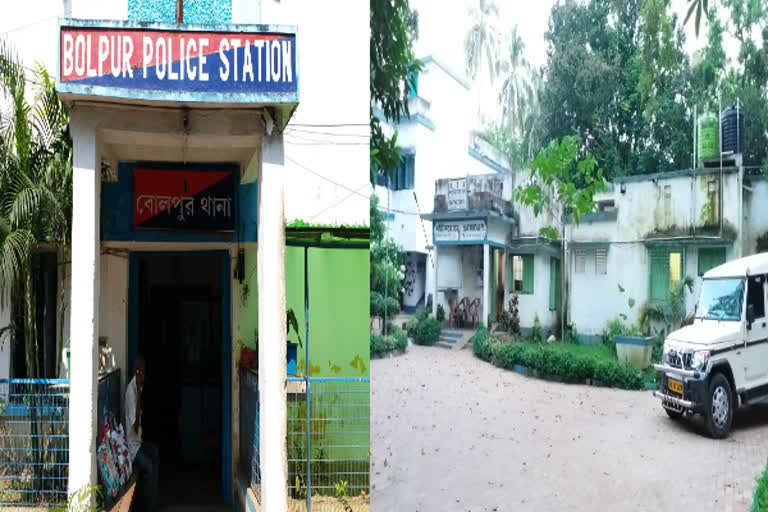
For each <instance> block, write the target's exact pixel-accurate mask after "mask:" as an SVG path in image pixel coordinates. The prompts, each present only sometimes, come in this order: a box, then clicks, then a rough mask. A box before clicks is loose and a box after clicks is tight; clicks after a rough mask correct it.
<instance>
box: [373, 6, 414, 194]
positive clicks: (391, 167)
mask: <svg viewBox="0 0 768 512" xmlns="http://www.w3.org/2000/svg"><path fill="white" fill-rule="evenodd" d="M370 19H371V42H370V47H371V77H370V95H371V109H370V120H371V121H370V124H371V141H370V144H371V163H370V166H371V169H370V180H371V183H374V182H375V179H376V176H377V175H378V174H380V173H384V172H386V173H390V174H391V173H393V172H394V171H395V170H396V169H397V168H398V167H399V166H400V162H401V158H400V150H399V148H398V145H397V132H395V133H394V134H393V135H392V136H391V137H390V136H387V135H386V134H385V133H384V130H383V128H382V126H381V122H380V120H379V119H378V118H377V117H376V116H375V115H374V107H375V108H380V109H381V111H382V112H383V114H384V118H385V119H387V120H389V121H393V122H395V123H398V122H399V121H400V118H401V117H402V116H406V117H407V116H408V115H409V112H408V88H407V87H405V84H406V83H407V81H408V79H409V76H410V75H411V74H412V73H418V72H419V71H420V70H421V67H422V65H421V63H420V62H419V61H418V60H417V59H416V58H415V56H414V54H413V49H412V47H411V46H412V42H413V39H414V38H415V37H416V36H417V31H416V27H417V19H418V18H417V16H416V13H415V12H413V11H411V10H410V8H409V6H408V0H371V18H370Z"/></svg>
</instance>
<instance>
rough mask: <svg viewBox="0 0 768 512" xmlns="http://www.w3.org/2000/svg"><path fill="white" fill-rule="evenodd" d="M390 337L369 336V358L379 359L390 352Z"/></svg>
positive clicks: (391, 347)
mask: <svg viewBox="0 0 768 512" xmlns="http://www.w3.org/2000/svg"><path fill="white" fill-rule="evenodd" d="M393 348H394V347H393V346H392V339H391V336H382V335H380V334H371V357H381V356H384V355H386V354H387V353H389V352H391V351H392V349H393Z"/></svg>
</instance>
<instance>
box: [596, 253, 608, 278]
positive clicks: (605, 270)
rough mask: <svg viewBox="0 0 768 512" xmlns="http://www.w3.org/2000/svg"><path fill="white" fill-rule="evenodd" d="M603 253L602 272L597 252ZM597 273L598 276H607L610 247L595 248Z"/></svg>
mask: <svg viewBox="0 0 768 512" xmlns="http://www.w3.org/2000/svg"><path fill="white" fill-rule="evenodd" d="M598 253H601V254H603V263H604V265H603V272H600V267H599V266H598V257H597V254H598ZM595 275H596V276H605V275H608V249H605V248H602V247H600V248H597V249H595Z"/></svg>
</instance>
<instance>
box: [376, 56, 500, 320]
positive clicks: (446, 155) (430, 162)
mask: <svg viewBox="0 0 768 512" xmlns="http://www.w3.org/2000/svg"><path fill="white" fill-rule="evenodd" d="M420 60H421V61H422V63H423V64H424V69H423V70H422V72H421V73H419V75H418V77H416V78H415V79H414V80H412V81H411V83H410V84H409V87H410V91H411V98H410V100H409V110H410V117H409V118H403V119H401V121H400V123H398V124H397V125H396V126H391V125H387V123H385V122H384V120H383V119H382V121H383V122H384V125H385V127H386V128H387V129H388V130H389V133H392V131H393V130H395V129H396V130H397V134H398V135H397V137H398V139H397V140H398V143H399V146H400V147H401V150H402V154H403V165H402V168H401V169H400V170H398V171H397V173H395V176H394V177H393V178H392V180H391V182H390V183H389V186H388V187H387V186H386V184H387V181H386V177H382V178H381V179H380V180H379V182H378V184H377V186H376V190H375V193H376V194H377V195H378V197H379V208H380V209H382V210H383V211H385V212H386V213H387V214H388V229H389V235H390V236H391V237H392V238H394V239H395V240H396V241H397V242H398V243H400V245H402V247H403V250H404V251H405V253H406V278H405V282H406V283H407V285H406V290H405V294H404V299H403V308H404V310H405V311H407V312H413V311H415V310H416V308H417V307H418V306H419V305H426V304H427V302H429V297H433V299H432V300H433V303H434V297H435V290H434V267H435V256H434V254H433V245H434V244H433V240H432V222H431V221H430V220H429V219H424V218H422V217H421V215H422V214H425V213H429V212H430V211H431V210H432V205H433V203H434V197H435V181H436V180H438V179H444V178H459V177H466V176H474V175H481V174H506V173H507V172H508V170H509V168H508V164H507V162H506V159H505V158H504V156H503V155H501V154H500V153H499V152H498V151H496V150H495V149H493V148H492V147H491V146H490V145H488V144H487V143H486V142H485V141H483V140H481V139H479V138H478V137H477V136H476V135H475V134H474V133H473V132H472V131H471V129H470V127H471V126H473V125H474V122H473V121H474V117H475V116H476V114H477V110H476V107H475V102H474V97H473V93H472V92H471V91H470V86H469V83H468V82H467V80H466V78H464V77H463V76H462V74H460V73H458V72H456V71H455V70H453V69H451V68H450V67H449V66H448V65H446V64H445V63H444V62H443V61H442V60H440V58H438V57H435V56H432V55H427V56H423V57H420ZM376 113H377V115H379V117H380V118H382V117H383V116H382V115H381V112H376Z"/></svg>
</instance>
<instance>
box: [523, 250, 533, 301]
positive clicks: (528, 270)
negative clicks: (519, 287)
mask: <svg viewBox="0 0 768 512" xmlns="http://www.w3.org/2000/svg"><path fill="white" fill-rule="evenodd" d="M523 293H526V294H528V293H531V294H532V293H533V254H524V255H523Z"/></svg>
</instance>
